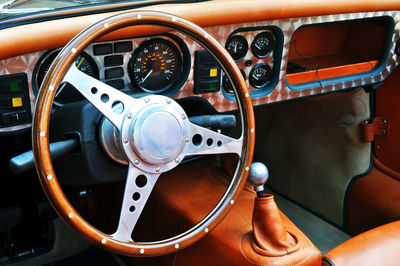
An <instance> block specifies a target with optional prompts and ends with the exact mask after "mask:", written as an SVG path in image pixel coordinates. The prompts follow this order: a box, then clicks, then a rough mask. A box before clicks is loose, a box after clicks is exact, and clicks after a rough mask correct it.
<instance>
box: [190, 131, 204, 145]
mask: <svg viewBox="0 0 400 266" xmlns="http://www.w3.org/2000/svg"><path fill="white" fill-rule="evenodd" d="M192 142H193V144H194V145H195V146H200V145H201V143H202V142H203V137H202V136H201V135H200V134H196V135H194V136H193V138H192Z"/></svg>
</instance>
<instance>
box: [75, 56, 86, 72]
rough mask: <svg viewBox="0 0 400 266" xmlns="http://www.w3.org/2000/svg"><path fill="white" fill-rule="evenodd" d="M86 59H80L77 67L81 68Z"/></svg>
mask: <svg viewBox="0 0 400 266" xmlns="http://www.w3.org/2000/svg"><path fill="white" fill-rule="evenodd" d="M84 60H85V58H84V57H82V59H81V60H80V61H79V63H78V64H77V65H76V68H77V69H79V67H80V66H81V65H82V63H83V61H84Z"/></svg>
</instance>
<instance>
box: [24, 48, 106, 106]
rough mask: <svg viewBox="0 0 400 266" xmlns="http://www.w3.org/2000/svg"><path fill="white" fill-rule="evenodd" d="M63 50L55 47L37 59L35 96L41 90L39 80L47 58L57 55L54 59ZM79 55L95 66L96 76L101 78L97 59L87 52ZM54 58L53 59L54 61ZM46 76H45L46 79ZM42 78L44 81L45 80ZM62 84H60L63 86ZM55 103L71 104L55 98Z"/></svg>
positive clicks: (33, 83)
mask: <svg viewBox="0 0 400 266" xmlns="http://www.w3.org/2000/svg"><path fill="white" fill-rule="evenodd" d="M60 51H61V49H53V50H48V51H46V52H45V53H43V55H42V56H41V57H40V58H39V60H38V61H37V63H36V65H35V68H34V69H33V72H32V92H33V94H34V95H35V97H37V95H38V93H39V90H40V85H39V84H38V82H39V78H38V77H39V74H40V71H41V69H42V68H43V67H44V66H45V65H44V63H45V62H46V60H48V59H49V58H50V57H51V56H53V55H55V57H54V59H55V58H56V57H57V54H58V53H59V52H60ZM79 55H82V56H84V57H85V58H86V59H87V60H88V61H89V62H90V63H91V64H92V65H93V66H95V76H94V78H96V79H99V78H100V70H99V66H98V65H97V63H96V61H95V60H94V59H93V57H92V56H91V55H90V54H88V53H86V52H81V53H80V54H79ZM54 59H53V61H54ZM53 61H52V62H51V63H50V65H49V67H50V66H51V64H52V63H53ZM44 77H45V76H43V79H44ZM43 79H42V82H43ZM61 85H62V84H60V86H61ZM82 100H84V98H82ZM71 103H72V102H71ZM53 104H54V105H55V106H57V107H61V106H64V105H65V104H69V103H59V102H57V101H56V100H54V102H53Z"/></svg>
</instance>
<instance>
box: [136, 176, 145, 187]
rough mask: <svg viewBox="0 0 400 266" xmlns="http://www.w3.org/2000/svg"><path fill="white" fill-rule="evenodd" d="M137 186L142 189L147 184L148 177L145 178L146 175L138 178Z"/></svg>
mask: <svg viewBox="0 0 400 266" xmlns="http://www.w3.org/2000/svg"><path fill="white" fill-rule="evenodd" d="M135 182H136V186H138V187H140V188H142V187H144V186H145V185H146V184H147V177H145V176H144V175H140V176H138V177H136V181H135Z"/></svg>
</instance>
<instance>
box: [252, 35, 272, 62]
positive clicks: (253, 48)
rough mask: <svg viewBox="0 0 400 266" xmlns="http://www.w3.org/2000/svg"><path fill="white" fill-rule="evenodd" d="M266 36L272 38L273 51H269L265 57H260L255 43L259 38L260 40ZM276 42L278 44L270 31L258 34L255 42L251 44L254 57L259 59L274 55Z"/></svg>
mask: <svg viewBox="0 0 400 266" xmlns="http://www.w3.org/2000/svg"><path fill="white" fill-rule="evenodd" d="M265 34H267V35H269V36H272V40H273V43H272V46H271V49H270V50H269V52H268V53H266V54H265V55H260V54H257V52H256V47H255V42H256V40H257V38H259V37H260V36H261V35H265ZM275 42H276V40H275V36H274V34H272V32H269V31H262V32H260V33H258V34H257V35H256V36H255V37H254V39H253V41H252V42H251V52H252V53H253V55H254V56H255V57H257V58H265V57H267V56H269V55H270V54H271V53H272V51H273V50H274V48H275Z"/></svg>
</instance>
